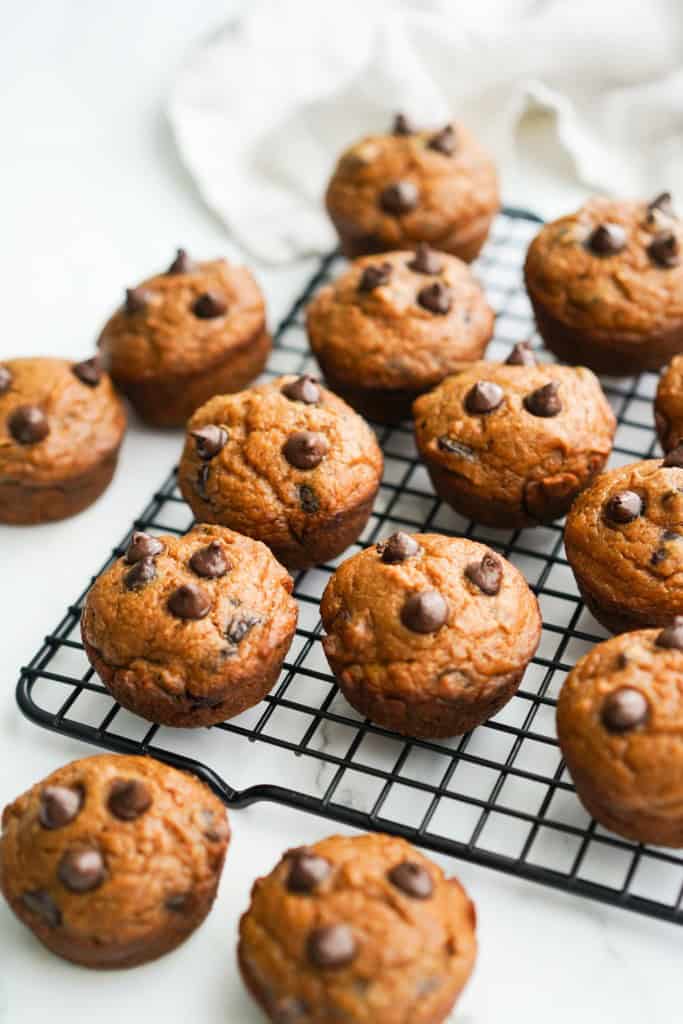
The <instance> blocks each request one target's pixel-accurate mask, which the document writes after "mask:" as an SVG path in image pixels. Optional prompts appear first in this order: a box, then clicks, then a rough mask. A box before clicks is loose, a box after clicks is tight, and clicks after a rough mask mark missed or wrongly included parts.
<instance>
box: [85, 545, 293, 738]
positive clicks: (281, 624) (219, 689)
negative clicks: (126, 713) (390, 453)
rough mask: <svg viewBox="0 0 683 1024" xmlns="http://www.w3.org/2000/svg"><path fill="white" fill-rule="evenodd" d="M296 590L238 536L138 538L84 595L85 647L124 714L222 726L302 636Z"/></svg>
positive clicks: (268, 683) (260, 549)
mask: <svg viewBox="0 0 683 1024" xmlns="http://www.w3.org/2000/svg"><path fill="white" fill-rule="evenodd" d="M291 591H292V580H291V578H290V577H289V575H288V574H287V573H286V572H285V570H284V569H283V568H282V566H281V565H279V564H278V562H277V561H276V560H275V559H274V558H273V556H272V555H271V553H270V551H268V549H267V548H266V547H264V545H263V544H259V543H258V542H257V541H254V540H251V538H249V537H243V536H241V535H240V534H238V533H233V531H232V530H226V529H224V528H223V527H220V526H206V525H202V526H195V527H194V529H192V530H190V532H189V533H187V534H185V536H184V537H171V536H162V537H152V536H150V535H149V534H146V533H134V534H133V536H132V539H131V542H130V544H129V545H128V549H127V551H126V553H125V554H124V555H123V557H122V558H119V559H117V561H116V562H114V564H113V565H111V566H110V567H109V568H108V569H107V570H105V572H103V573H102V575H101V576H100V577H99V578H98V579H97V580H96V581H95V583H94V584H93V586H92V587H91V589H90V591H89V592H88V595H87V597H86V601H85V606H84V608H83V615H82V618H81V632H82V634H83V645H84V647H85V651H86V654H87V655H88V658H89V659H90V662H91V664H92V666H93V667H94V668H95V670H96V671H97V673H98V674H99V676H100V678H101V679H102V682H103V683H104V685H105V686H106V687H107V689H108V690H109V691H110V693H111V694H112V696H113V697H115V699H116V700H117V701H118V702H119V703H120V704H122V705H123V707H124V708H128V709H129V710H130V711H134V712H136V713H137V714H139V715H141V716H142V717H143V718H146V719H148V720H149V721H151V722H157V723H159V724H161V725H173V726H183V727H185V728H188V727H196V726H203V725H212V724H214V723H215V722H224V721H225V720H226V719H228V718H233V717H234V716H235V715H238V714H240V712H242V711H244V710H246V708H250V707H252V706H253V705H254V704H257V703H258V702H259V701H260V700H262V699H263V697H265V695H266V694H267V693H268V691H269V690H270V689H271V688H272V686H273V685H274V683H275V682H276V680H277V678H278V675H279V673H280V668H281V667H282V661H283V659H284V657H285V654H286V653H287V651H288V650H289V646H290V644H291V642H292V637H293V636H294V630H295V628H296V621H297V605H296V601H295V600H294V598H293V597H292V596H291Z"/></svg>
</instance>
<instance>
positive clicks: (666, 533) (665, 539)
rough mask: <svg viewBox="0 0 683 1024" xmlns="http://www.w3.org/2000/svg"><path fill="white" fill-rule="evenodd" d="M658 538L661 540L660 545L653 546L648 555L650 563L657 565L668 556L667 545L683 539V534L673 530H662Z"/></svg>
mask: <svg viewBox="0 0 683 1024" xmlns="http://www.w3.org/2000/svg"><path fill="white" fill-rule="evenodd" d="M659 539H660V542H661V546H660V547H658V548H655V550H654V551H653V552H652V554H651V555H650V563H651V564H652V565H659V564H660V562H663V561H665V559H666V558H668V555H669V549H668V546H667V545H669V544H671V543H672V542H676V541H680V540H683V535H681V534H680V533H676V532H675V531H674V530H662V532H661V534H660V538H659Z"/></svg>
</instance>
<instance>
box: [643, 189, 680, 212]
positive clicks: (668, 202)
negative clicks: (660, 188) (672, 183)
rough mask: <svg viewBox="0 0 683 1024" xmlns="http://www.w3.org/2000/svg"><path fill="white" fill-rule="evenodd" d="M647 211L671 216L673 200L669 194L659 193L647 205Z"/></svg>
mask: <svg viewBox="0 0 683 1024" xmlns="http://www.w3.org/2000/svg"><path fill="white" fill-rule="evenodd" d="M647 208H648V210H661V212H662V213H667V214H669V215H673V212H674V211H673V198H672V195H671V193H670V192H660V193H659V195H658V196H655V198H654V199H653V200H652V201H651V202H649V203H648V204H647Z"/></svg>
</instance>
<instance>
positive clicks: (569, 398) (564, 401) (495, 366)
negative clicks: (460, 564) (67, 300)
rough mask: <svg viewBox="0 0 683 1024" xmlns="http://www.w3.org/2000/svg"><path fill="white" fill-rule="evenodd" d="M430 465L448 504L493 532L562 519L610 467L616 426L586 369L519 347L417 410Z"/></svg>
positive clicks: (470, 370) (455, 379)
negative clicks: (554, 361) (544, 360)
mask: <svg viewBox="0 0 683 1024" xmlns="http://www.w3.org/2000/svg"><path fill="white" fill-rule="evenodd" d="M414 414H415V435H416V439H417V446H418V449H419V451H420V455H421V456H422V458H423V459H424V461H425V463H426V465H427V469H428V471H429V475H430V477H431V479H432V483H433V484H434V489H435V490H436V492H437V494H438V495H439V497H441V498H443V500H444V501H446V502H448V504H449V505H452V506H453V508H454V509H456V511H458V512H460V513H461V514H462V515H464V516H467V517H468V518H471V519H474V520H476V521H477V522H481V523H487V524H488V525H490V526H499V527H508V528H513V527H515V528H517V527H523V526H533V525H534V524H537V523H548V522H552V520H554V519H559V518H560V517H561V516H563V515H564V514H565V513H566V512H567V511H568V509H569V507H570V505H571V503H572V501H573V500H574V498H575V497H576V495H577V494H578V493H579V491H580V490H582V488H584V487H585V486H586V485H587V484H589V483H590V481H591V480H592V479H593V477H595V475H596V474H597V473H599V472H600V470H601V469H602V468H603V466H604V465H605V463H606V461H607V459H608V458H609V454H610V452H611V450H612V440H613V438H614V431H615V427H616V421H615V418H614V414H613V412H612V410H611V408H610V406H609V404H608V402H607V399H606V398H605V396H604V394H603V392H602V389H601V387H600V384H599V382H598V380H597V378H596V377H595V375H594V374H593V373H592V372H591V371H590V370H587V369H586V368H585V367H582V366H580V367H569V366H557V365H554V364H550V363H536V360H535V358H534V355H533V352H532V350H531V349H530V348H529V346H528V345H526V344H524V343H520V344H519V345H516V346H515V348H514V349H513V351H512V353H511V354H510V356H509V357H508V360H507V362H505V363H487V362H477V363H473V364H472V365H470V366H468V367H467V368H465V369H463V370H461V371H460V372H458V373H455V374H453V376H451V377H448V378H447V379H446V380H445V381H444V382H443V383H442V384H440V385H439V387H437V388H435V389H434V391H431V392H430V393H429V394H427V395H423V396H422V397H421V398H419V399H418V400H417V401H416V402H415V405H414Z"/></svg>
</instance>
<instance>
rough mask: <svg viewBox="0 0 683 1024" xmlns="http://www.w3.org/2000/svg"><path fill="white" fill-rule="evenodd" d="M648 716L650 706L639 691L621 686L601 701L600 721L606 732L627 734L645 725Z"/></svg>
mask: <svg viewBox="0 0 683 1024" xmlns="http://www.w3.org/2000/svg"><path fill="white" fill-rule="evenodd" d="M649 714H650V706H649V704H648V702H647V700H646V699H645V697H644V696H643V694H642V693H641V692H640V690H634V689H632V688H631V687H630V686H623V687H622V688H621V689H620V690H613V691H612V693H610V694H608V696H607V697H606V698H605V700H604V701H603V703H602V709H601V711H600V721H601V722H602V724H603V725H604V727H605V729H607V731H608V732H629V731H630V730H631V729H637V728H638V727H639V726H641V725H645V723H646V722H647V719H648V717H649Z"/></svg>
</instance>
